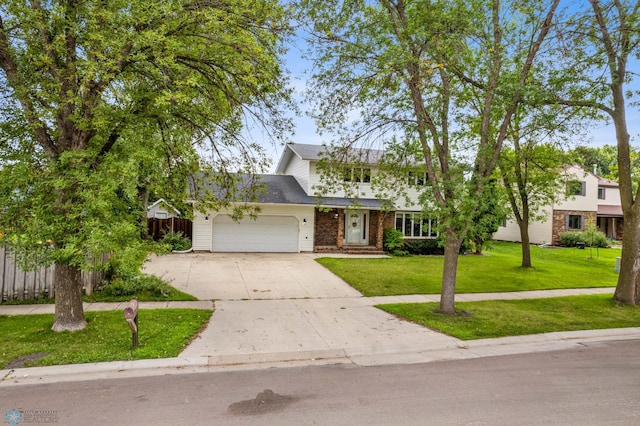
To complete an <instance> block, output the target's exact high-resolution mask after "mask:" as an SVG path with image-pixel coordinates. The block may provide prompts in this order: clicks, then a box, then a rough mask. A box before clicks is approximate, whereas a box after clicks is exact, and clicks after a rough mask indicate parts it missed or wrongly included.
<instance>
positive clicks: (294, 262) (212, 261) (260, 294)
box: [145, 253, 362, 300]
mask: <svg viewBox="0 0 640 426" xmlns="http://www.w3.org/2000/svg"><path fill="white" fill-rule="evenodd" d="M316 257H318V255H315V254H311V253H187V254H176V253H173V254H170V255H165V256H161V257H153V258H152V259H151V260H150V261H149V262H148V263H147V264H146V265H145V272H147V273H149V274H154V275H158V276H160V277H163V278H164V279H165V280H167V281H169V282H170V283H171V285H172V286H174V287H175V288H177V289H179V290H181V291H184V292H185V293H188V294H191V295H193V296H195V297H197V298H198V299H200V300H212V299H214V300H247V299H302V298H340V297H360V296H362V295H361V294H360V293H359V292H358V291H356V290H354V289H353V288H351V287H350V286H348V285H347V284H346V283H345V282H344V281H343V280H341V279H340V278H338V277H337V276H336V275H334V274H333V273H331V272H330V271H329V270H327V269H325V268H324V267H322V266H321V265H320V264H318V263H317V262H316V261H315V260H314V259H315V258H316Z"/></svg>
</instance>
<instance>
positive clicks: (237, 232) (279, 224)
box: [213, 215, 299, 253]
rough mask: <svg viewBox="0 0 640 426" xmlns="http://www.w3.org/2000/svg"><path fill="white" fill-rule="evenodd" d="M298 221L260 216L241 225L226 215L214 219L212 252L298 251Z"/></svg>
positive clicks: (245, 220)
mask: <svg viewBox="0 0 640 426" xmlns="http://www.w3.org/2000/svg"><path fill="white" fill-rule="evenodd" d="M298 228H299V227H298V219H296V218H295V217H292V216H258V218H257V219H251V218H244V219H242V220H241V221H239V222H236V221H234V220H233V219H231V217H229V216H227V215H218V216H216V217H215V218H214V220H213V251H227V252H294V253H295V252H298V251H299V250H298V232H299V231H298Z"/></svg>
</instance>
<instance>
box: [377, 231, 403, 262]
mask: <svg viewBox="0 0 640 426" xmlns="http://www.w3.org/2000/svg"><path fill="white" fill-rule="evenodd" d="M382 238H383V239H382V243H383V245H384V250H385V251H386V252H387V253H389V254H390V255H392V256H406V255H407V252H406V251H405V250H404V235H403V234H402V232H400V231H398V230H397V229H394V228H385V230H384V233H383V236H382Z"/></svg>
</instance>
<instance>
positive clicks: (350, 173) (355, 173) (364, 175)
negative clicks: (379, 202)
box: [344, 167, 371, 183]
mask: <svg viewBox="0 0 640 426" xmlns="http://www.w3.org/2000/svg"><path fill="white" fill-rule="evenodd" d="M344 181H345V182H358V183H370V182H371V169H369V168H366V167H347V168H345V169H344Z"/></svg>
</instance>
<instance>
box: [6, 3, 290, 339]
mask: <svg viewBox="0 0 640 426" xmlns="http://www.w3.org/2000/svg"><path fill="white" fill-rule="evenodd" d="M287 32H288V21H287V16H286V13H285V10H284V9H283V8H282V7H281V6H280V5H279V4H278V2H277V1H274V0H257V1H255V0H251V1H249V0H234V1H224V0H223V1H192V0H169V1H165V2H157V1H150V0H134V1H109V2H103V1H98V0H86V1H75V0H58V1H48V2H41V1H38V0H35V1H31V2H22V1H18V0H8V1H5V2H3V3H2V5H0V89H1V90H2V95H3V97H2V100H1V102H2V107H3V114H2V117H1V118H0V140H1V141H2V142H1V143H0V151H1V152H0V154H1V155H0V158H2V160H1V161H2V162H1V164H0V166H1V168H0V199H2V200H3V206H2V209H3V210H2V213H1V214H0V229H2V232H3V234H4V237H3V238H4V242H5V243H9V244H11V245H12V247H13V249H14V250H17V251H18V252H20V253H22V254H25V255H28V256H31V258H32V259H33V260H34V261H37V262H40V263H42V262H45V263H51V262H55V263H56V265H57V267H56V277H55V282H56V283H55V289H56V295H57V297H56V322H55V324H54V329H77V328H82V327H83V326H84V324H83V321H84V319H83V318H82V306H81V303H80V302H79V301H80V299H79V295H80V285H79V271H80V270H83V269H87V268H91V267H99V265H98V266H96V265H95V263H94V262H93V261H92V259H91V257H92V256H94V255H98V254H101V253H105V252H115V253H117V254H118V255H122V254H124V253H126V252H128V251H137V252H139V250H138V249H141V248H142V244H143V242H142V241H141V240H140V229H139V226H138V225H137V223H139V218H140V215H141V214H142V212H143V211H144V209H145V208H146V206H145V205H143V202H141V195H142V194H144V193H148V191H149V190H150V189H152V188H153V187H155V188H156V189H158V188H160V187H161V186H164V188H163V191H164V190H168V189H169V187H172V189H174V190H177V191H179V192H180V193H181V194H184V191H185V189H186V185H185V183H184V180H182V183H181V184H178V185H176V183H177V182H180V179H178V180H174V181H173V183H174V184H173V185H167V183H169V182H171V176H176V175H179V177H180V178H184V177H185V176H186V175H188V174H189V173H191V172H193V171H194V170H195V169H196V168H198V167H199V166H202V165H203V164H202V161H201V160H200V159H199V157H200V156H201V155H200V154H201V153H202V152H203V151H206V152H208V153H209V158H208V159H207V160H208V164H209V168H210V169H211V170H213V171H215V172H218V173H215V174H212V175H211V176H214V177H215V176H222V178H221V179H223V177H224V175H225V173H226V172H227V171H229V170H231V169H234V170H253V169H255V167H256V166H260V165H262V164H264V161H265V159H264V155H263V153H261V151H259V150H258V149H257V147H256V146H255V145H254V144H251V143H250V142H246V141H245V140H243V139H242V137H241V134H240V130H241V128H242V125H243V123H245V122H247V121H250V120H257V122H259V123H261V124H262V125H264V126H265V128H266V129H268V130H269V132H271V134H272V135H273V136H276V137H277V136H279V135H281V134H282V133H281V132H282V131H284V130H286V121H285V120H283V119H282V116H283V115H282V111H281V107H282V105H283V103H284V102H286V101H287V99H288V92H287V89H286V86H285V85H286V79H285V78H283V70H282V67H281V64H280V60H279V55H280V53H281V41H282V39H283V37H284V36H285V35H286V34H287ZM178 171H179V173H178ZM224 182H227V181H224ZM180 193H179V194H177V196H176V198H179V197H178V196H179V195H181V194H180ZM165 196H167V197H168V198H172V196H169V195H165ZM211 200H213V199H211ZM45 242H46V244H45ZM36 254H37V256H36Z"/></svg>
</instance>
